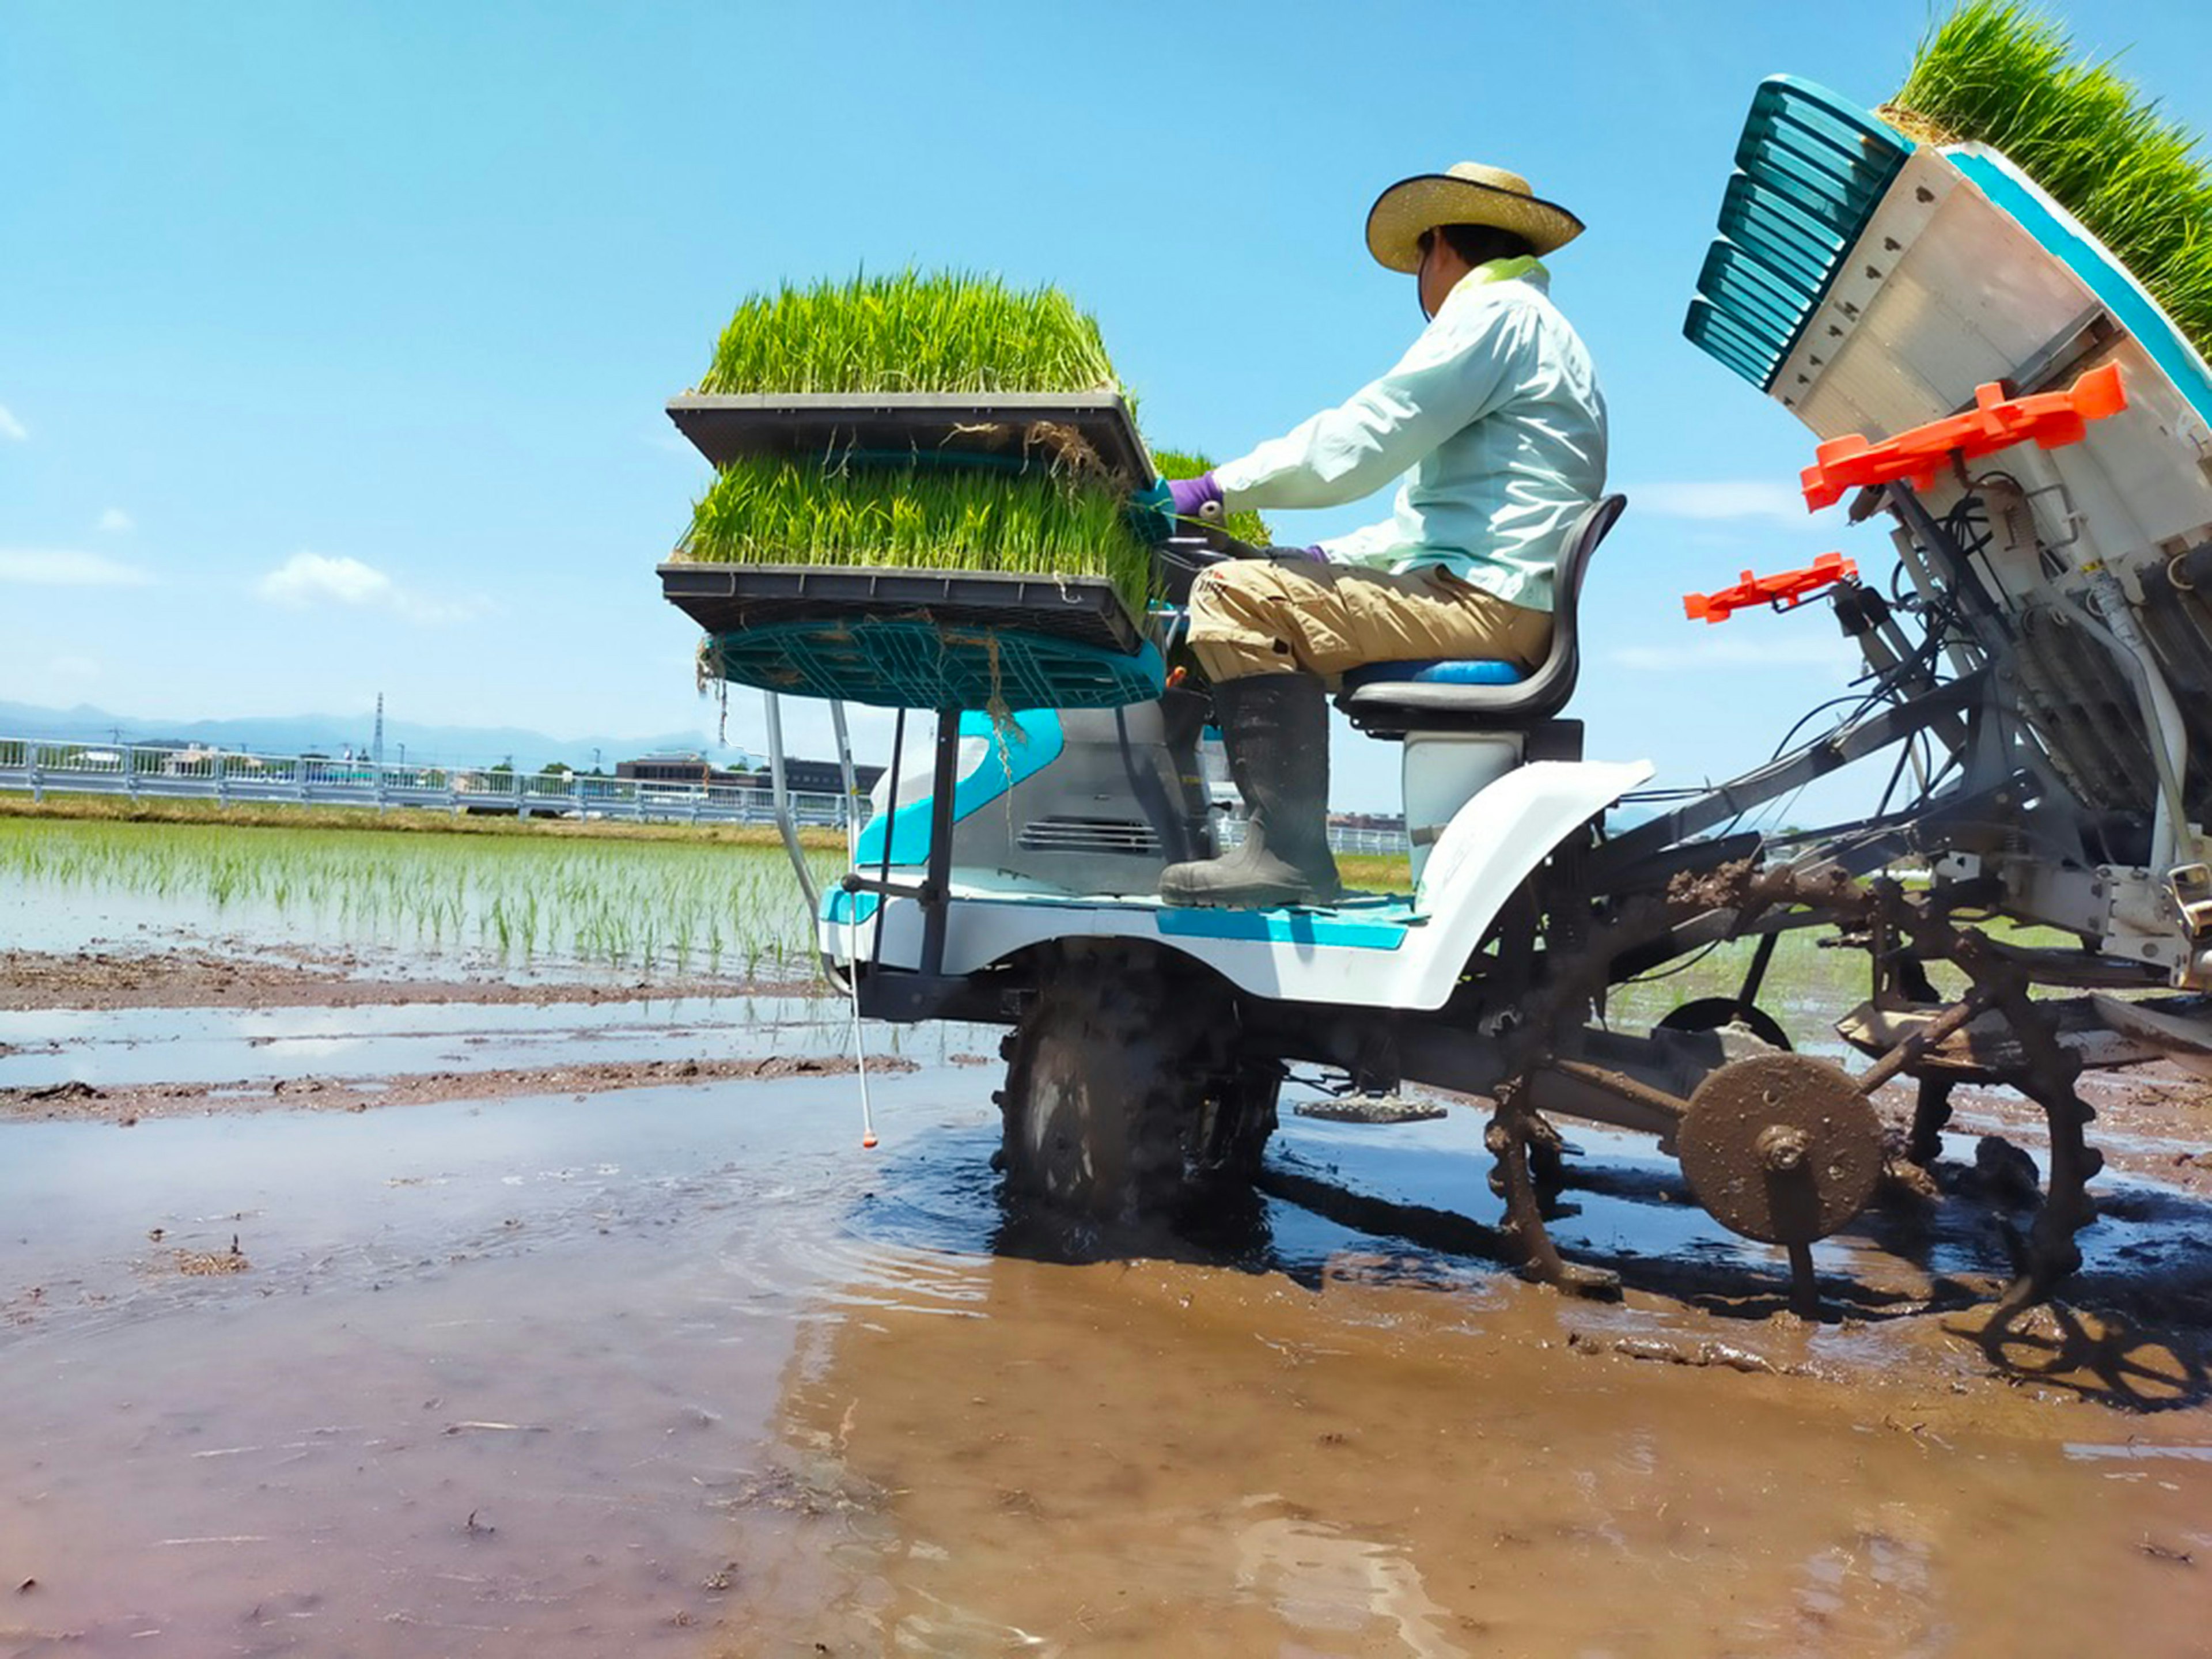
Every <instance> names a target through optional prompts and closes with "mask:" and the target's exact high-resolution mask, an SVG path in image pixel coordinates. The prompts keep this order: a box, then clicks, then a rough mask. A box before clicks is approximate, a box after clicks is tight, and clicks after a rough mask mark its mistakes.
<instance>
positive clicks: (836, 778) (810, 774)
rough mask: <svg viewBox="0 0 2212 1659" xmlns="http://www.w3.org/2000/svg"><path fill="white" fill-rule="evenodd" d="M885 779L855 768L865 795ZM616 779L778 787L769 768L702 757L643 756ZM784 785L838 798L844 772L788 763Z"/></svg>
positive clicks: (621, 767) (621, 768)
mask: <svg viewBox="0 0 2212 1659" xmlns="http://www.w3.org/2000/svg"><path fill="white" fill-rule="evenodd" d="M615 775H616V776H617V777H618V778H629V779H632V780H634V781H636V782H639V783H676V784H684V785H686V786H688V787H691V788H695V789H696V788H704V787H709V786H720V787H725V788H732V789H767V788H770V787H773V783H774V781H773V780H772V779H771V778H770V776H769V769H768V768H767V767H765V766H762V767H757V768H754V769H749V770H744V771H732V770H729V769H726V768H723V767H719V766H716V765H714V763H712V762H710V761H709V760H708V758H707V757H705V756H704V755H699V754H664V755H641V756H639V757H637V758H636V759H635V760H626V761H617V762H616V763H615ZM883 775H884V769H883V768H882V767H880V766H855V767H854V769H853V781H854V786H855V787H858V788H859V789H860V792H861V793H863V794H865V793H867V792H868V791H869V790H871V789H872V788H874V787H875V785H876V780H877V779H878V778H879V777H881V776H883ZM783 781H784V786H785V787H787V788H789V789H794V790H797V791H798V792H799V793H802V794H818V795H835V794H837V793H841V792H842V790H843V788H844V787H845V780H844V770H843V769H842V767H840V766H839V765H838V764H837V763H836V761H811V760H787V761H786V762H784V763H783Z"/></svg>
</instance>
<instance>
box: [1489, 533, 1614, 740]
mask: <svg viewBox="0 0 2212 1659" xmlns="http://www.w3.org/2000/svg"><path fill="white" fill-rule="evenodd" d="M1627 506H1628V497H1627V496H1626V495H1601V496H1599V497H1598V498H1597V500H1595V501H1592V502H1591V503H1590V504H1589V507H1588V508H1587V509H1585V510H1584V512H1583V515H1582V517H1581V518H1579V519H1577V520H1575V527H1574V528H1573V529H1572V530H1571V531H1569V532H1567V545H1566V550H1565V552H1563V553H1561V554H1560V555H1559V572H1558V574H1556V575H1554V576H1553V578H1552V649H1551V651H1550V653H1548V654H1547V656H1546V657H1545V659H1544V665H1543V666H1542V667H1541V668H1539V669H1538V670H1537V671H1535V672H1534V673H1533V674H1531V675H1530V676H1529V677H1528V678H1527V679H1526V680H1524V681H1522V684H1520V685H1519V686H1518V687H1516V688H1515V689H1516V690H1519V691H1521V692H1522V693H1523V694H1524V695H1525V696H1528V698H1529V699H1530V700H1531V701H1532V702H1534V701H1538V700H1541V702H1543V703H1544V704H1545V708H1544V709H1543V712H1544V713H1545V714H1558V713H1559V710H1560V709H1562V708H1565V707H1566V703H1567V699H1568V698H1569V697H1571V696H1574V694H1575V681H1576V679H1577V677H1578V676H1579V675H1580V674H1581V673H1582V667H1583V652H1582V639H1581V635H1582V609H1583V605H1582V600H1583V576H1585V575H1586V574H1589V563H1590V556H1592V555H1593V554H1595V552H1596V551H1597V548H1598V544H1599V543H1600V542H1601V541H1603V540H1604V539H1605V538H1606V535H1607V532H1609V531H1611V530H1612V528H1613V525H1614V523H1615V522H1616V521H1617V520H1619V519H1620V515H1621V513H1623V512H1624V511H1625V510H1626V508H1627Z"/></svg>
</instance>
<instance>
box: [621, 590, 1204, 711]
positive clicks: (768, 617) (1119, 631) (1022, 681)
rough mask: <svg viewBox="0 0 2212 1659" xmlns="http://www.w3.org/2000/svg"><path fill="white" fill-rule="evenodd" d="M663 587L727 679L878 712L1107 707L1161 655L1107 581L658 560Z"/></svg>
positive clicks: (1140, 685) (1138, 685) (1154, 684)
mask: <svg viewBox="0 0 2212 1659" xmlns="http://www.w3.org/2000/svg"><path fill="white" fill-rule="evenodd" d="M660 582H661V592H662V593H663V594H664V595H665V597H666V599H668V600H669V602H670V603H671V604H672V605H675V606H677V608H678V609H679V610H681V611H683V612H684V614H685V615H686V616H688V617H690V618H691V619H692V621H694V622H696V623H698V624H699V625H700V627H702V628H703V629H706V631H707V633H708V635H710V636H711V637H710V640H709V643H708V651H707V659H706V661H707V667H708V671H709V672H710V673H712V674H714V676H715V677H717V678H721V679H726V680H728V681H730V682H732V683H733V684H741V685H752V686H757V687H759V688H761V689H762V690H769V691H778V692H784V693H787V694H789V695H792V696H808V697H821V698H827V699H834V700H836V701H839V702H860V703H868V704H871V705H873V706H876V707H878V708H938V709H944V708H1008V709H1018V708H1119V707H1120V706H1121V705H1122V704H1125V703H1131V702H1145V701H1146V700H1148V699H1150V698H1152V697H1156V696H1159V694H1160V690H1161V688H1162V685H1163V684H1164V672H1163V667H1162V664H1161V661H1160V655H1159V653H1158V651H1157V650H1155V649H1154V648H1153V647H1151V646H1149V645H1146V644H1145V643H1144V642H1143V641H1142V639H1141V637H1140V636H1139V633H1138V630H1137V626H1136V623H1135V621H1134V619H1133V618H1132V617H1130V615H1129V613H1128V611H1127V607H1125V606H1124V605H1123V604H1122V602H1121V596H1120V595H1119V594H1117V593H1116V592H1115V591H1114V588H1113V585H1112V584H1111V583H1109V582H1108V581H1107V580H1104V579H1103V577H1096V576H1074V577H1067V578H1065V579H1061V578H1056V577H1051V576H1018V575H1008V574H1002V573H997V572H987V571H966V570H942V571H939V570H907V569H874V568H855V567H839V566H821V565H723V564H664V565H662V566H661V567H660Z"/></svg>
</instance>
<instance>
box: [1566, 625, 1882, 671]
mask: <svg viewBox="0 0 2212 1659" xmlns="http://www.w3.org/2000/svg"><path fill="white" fill-rule="evenodd" d="M1808 620H1817V619H1808ZM1831 625H1832V624H1831ZM1705 626H1706V627H1708V628H1712V627H1726V626H1729V624H1728V623H1706V624H1705ZM1608 660H1610V661H1611V662H1612V663H1613V665H1615V666H1616V667H1620V668H1627V669H1632V670H1636V671H1642V672H1646V673H1660V672H1669V673H1671V672H1679V671H1682V670H1685V669H1686V670H1689V671H1692V672H1698V671H1705V670H1709V669H1715V668H1802V669H1808V670H1811V671H1816V672H1819V673H1821V674H1829V675H1832V674H1834V673H1836V672H1837V671H1839V670H1841V671H1850V670H1851V669H1853V668H1856V667H1858V666H1860V665H1862V661H1863V659H1862V658H1861V657H1860V655H1859V653H1858V649H1857V647H1855V646H1853V645H1852V644H1851V642H1850V641H1849V640H1841V639H1837V638H1835V637H1833V636H1832V635H1830V636H1826V637H1821V636H1817V635H1816V636H1812V637H1808V636H1806V635H1802V634H1797V635H1792V636H1790V637H1789V638H1786V639H1785V638H1783V637H1781V636H1779V635H1775V636H1772V637H1770V638H1766V639H1756V638H1751V637H1747V636H1746V635H1741V634H1738V635H1723V636H1720V637H1717V638H1705V639H1701V640H1699V641H1698V642H1697V643H1696V644H1694V645H1691V644H1683V645H1630V646H1624V647H1621V648H1620V650H1618V651H1615V652H1613V653H1611V655H1610V657H1609V659H1608Z"/></svg>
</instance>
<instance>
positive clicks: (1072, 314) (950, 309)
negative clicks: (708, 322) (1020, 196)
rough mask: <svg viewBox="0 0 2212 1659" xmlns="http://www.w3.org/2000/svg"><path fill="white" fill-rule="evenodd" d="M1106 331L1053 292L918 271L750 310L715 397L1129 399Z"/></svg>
mask: <svg viewBox="0 0 2212 1659" xmlns="http://www.w3.org/2000/svg"><path fill="white" fill-rule="evenodd" d="M1118 386H1119V382H1118V381H1117V380H1115V375H1114V365H1113V363H1112V362H1111V361H1110V360H1109V358H1108V357H1107V356H1106V347H1105V343H1104V341H1103V340H1102V339H1101V338H1100V337H1099V332H1098V324H1097V320H1096V319H1094V318H1092V317H1091V316H1090V315H1089V314H1088V313H1085V312H1083V311H1081V310H1079V309H1078V308H1077V307H1076V306H1075V304H1074V302H1073V301H1071V300H1069V299H1068V297H1067V296H1066V295H1064V294H1062V293H1060V291H1059V290H1058V289H1054V288H1048V287H1047V288H1036V289H1016V288H1012V287H1010V286H1008V285H1007V284H1006V283H1004V282H1001V281H1000V280H999V279H998V278H997V277H994V276H979V275H973V274H969V273H964V272H923V271H917V270H903V271H900V272H898V273H897V274H896V275H894V276H866V275H861V276H854V277H853V278H851V279H850V280H849V281H847V282H842V283H840V282H822V283H813V284H811V285H809V286H805V287H793V286H792V285H790V284H788V283H787V284H785V285H784V287H783V288H782V289H780V290H779V291H778V292H776V293H775V294H773V295H759V296H757V297H756V298H753V299H750V300H747V301H744V303H743V304H742V305H740V306H739V307H738V309H737V313H736V314H735V315H734V316H732V318H731V319H730V322H729V326H728V327H726V328H725V329H724V330H723V331H722V335H721V338H720V340H719V341H718V342H717V343H716V344H715V347H714V362H713V363H712V364H711V365H710V366H709V368H708V371H707V373H706V374H705V375H704V376H703V377H702V379H701V380H700V382H699V390H701V391H702V392H1088V391H1091V390H1094V389H1097V388H1099V387H1108V388H1118Z"/></svg>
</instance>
